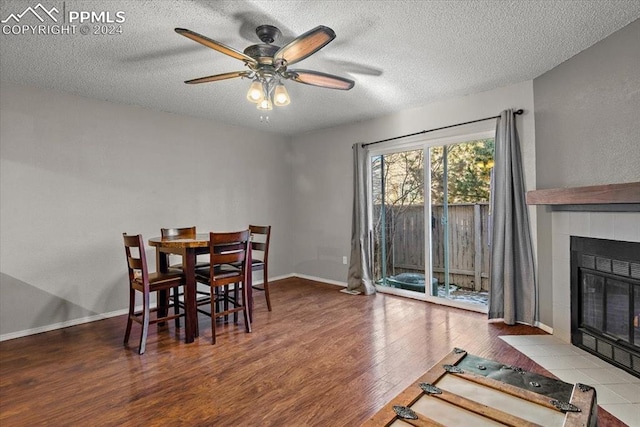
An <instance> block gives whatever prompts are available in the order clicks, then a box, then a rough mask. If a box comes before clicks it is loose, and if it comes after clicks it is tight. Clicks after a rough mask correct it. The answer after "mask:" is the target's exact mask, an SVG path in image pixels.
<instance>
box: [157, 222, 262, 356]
mask: <svg viewBox="0 0 640 427" xmlns="http://www.w3.org/2000/svg"><path fill="white" fill-rule="evenodd" d="M149 245H150V246H153V247H155V248H156V268H157V269H158V271H160V272H162V273H166V272H168V270H169V261H168V256H167V255H169V254H174V255H180V256H182V271H183V273H184V275H185V286H184V310H185V328H184V330H185V337H184V339H185V342H186V343H192V342H193V341H194V340H195V337H197V336H198V334H199V331H198V329H199V328H198V306H197V300H196V299H197V280H196V264H197V258H198V255H203V254H208V253H209V233H197V234H196V235H194V236H190V237H187V238H185V237H171V236H168V237H152V238H150V239H149ZM248 252H249V253H248V256H247V258H248V259H247V265H251V245H249V248H248ZM251 282H252V278H251V273H249V274H247V283H245V284H244V286H246V287H247V305H248V306H249V319H253V292H252V287H251V285H252V283H251ZM164 297H165V296H161V298H164Z"/></svg>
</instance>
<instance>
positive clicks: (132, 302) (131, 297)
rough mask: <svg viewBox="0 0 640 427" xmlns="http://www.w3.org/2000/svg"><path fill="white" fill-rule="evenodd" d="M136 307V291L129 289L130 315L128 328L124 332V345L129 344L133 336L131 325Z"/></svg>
mask: <svg viewBox="0 0 640 427" xmlns="http://www.w3.org/2000/svg"><path fill="white" fill-rule="evenodd" d="M135 305H136V291H135V290H134V289H133V288H129V315H128V316H127V328H126V329H125V331H124V344H126V343H128V342H129V336H130V335H131V323H133V320H132V316H133V312H134V310H135Z"/></svg>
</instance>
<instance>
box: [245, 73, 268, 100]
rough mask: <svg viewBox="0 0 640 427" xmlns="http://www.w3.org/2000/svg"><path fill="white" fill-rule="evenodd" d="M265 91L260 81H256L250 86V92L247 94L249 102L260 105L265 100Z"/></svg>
mask: <svg viewBox="0 0 640 427" xmlns="http://www.w3.org/2000/svg"><path fill="white" fill-rule="evenodd" d="M264 98H265V96H264V90H263V88H262V83H261V82H260V81H259V80H257V79H256V80H254V81H253V83H251V86H249V91H248V92H247V99H248V100H249V102H253V103H254V104H258V103H260V102H261V101H262V100H264Z"/></svg>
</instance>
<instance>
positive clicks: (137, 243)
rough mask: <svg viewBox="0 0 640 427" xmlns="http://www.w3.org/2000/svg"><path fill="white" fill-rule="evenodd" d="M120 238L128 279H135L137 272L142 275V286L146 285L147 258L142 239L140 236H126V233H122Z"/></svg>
mask: <svg viewBox="0 0 640 427" xmlns="http://www.w3.org/2000/svg"><path fill="white" fill-rule="evenodd" d="M122 238H123V240H124V250H125V255H126V257H127V266H128V268H129V277H130V278H133V277H135V276H136V274H135V270H139V271H140V272H141V274H142V282H143V284H145V285H146V284H148V283H149V273H148V269H147V256H146V254H145V252H144V241H143V239H142V235H141V234H136V235H128V234H127V233H122ZM132 249H135V251H132ZM134 252H137V253H134Z"/></svg>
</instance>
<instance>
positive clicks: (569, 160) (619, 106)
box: [533, 20, 640, 327]
mask: <svg viewBox="0 0 640 427" xmlns="http://www.w3.org/2000/svg"><path fill="white" fill-rule="evenodd" d="M533 92H534V102H535V129H536V130H535V132H536V177H537V185H536V186H537V188H538V189H543V188H556V187H574V186H585V185H598V184H612V183H622V182H634V181H640V20H638V21H635V22H633V23H631V24H629V25H628V26H626V27H625V28H623V29H621V30H619V31H618V32H616V33H614V34H612V35H611V36H609V37H607V38H606V39H604V40H602V41H600V42H599V43H596V44H595V45H593V46H592V47H590V48H589V49H586V50H584V51H583V52H581V53H579V54H578V55H576V56H574V57H573V58H571V59H569V60H568V61H566V62H564V63H562V64H560V65H559V66H557V67H556V68H554V69H552V70H550V71H548V72H546V73H545V74H543V75H541V76H540V77H538V78H536V79H534V81H533ZM594 218H595V217H594ZM537 221H538V236H537V240H538V253H539V256H538V263H539V266H538V271H539V275H538V278H539V284H540V299H539V300H540V320H541V321H542V323H545V324H547V325H549V326H551V325H553V320H552V319H553V313H552V310H553V306H554V305H557V304H555V303H554V301H553V286H554V284H553V278H552V273H553V271H554V268H555V269H556V271H557V270H558V269H561V268H564V266H560V265H557V263H556V264H554V260H553V258H554V256H553V250H554V248H553V243H552V242H553V238H552V233H553V230H552V223H553V221H552V214H551V211H550V209H549V208H548V207H539V208H538V212H537ZM556 240H557V239H556ZM556 250H558V248H556ZM566 256H567V255H566V254H556V255H555V258H556V259H564V258H565V257H566ZM554 326H555V325H554ZM563 327H564V325H563Z"/></svg>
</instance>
